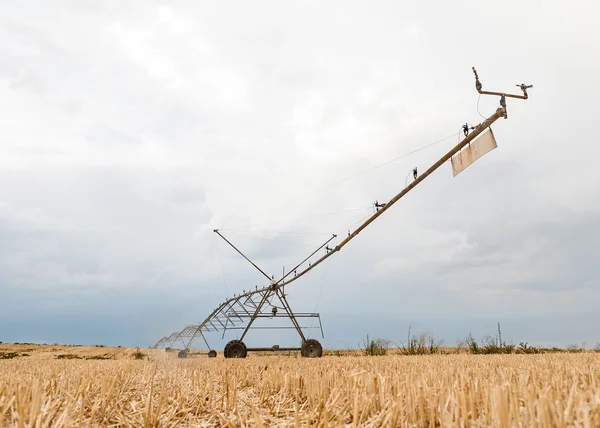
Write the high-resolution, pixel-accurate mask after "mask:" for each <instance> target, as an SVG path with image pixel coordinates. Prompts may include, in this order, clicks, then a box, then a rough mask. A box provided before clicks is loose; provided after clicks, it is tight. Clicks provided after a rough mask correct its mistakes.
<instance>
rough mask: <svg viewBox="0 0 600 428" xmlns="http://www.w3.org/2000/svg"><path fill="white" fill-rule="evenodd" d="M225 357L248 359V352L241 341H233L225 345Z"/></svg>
mask: <svg viewBox="0 0 600 428" xmlns="http://www.w3.org/2000/svg"><path fill="white" fill-rule="evenodd" d="M223 355H224V356H225V358H246V356H247V355H248V350H247V349H246V345H244V342H242V341H241V340H232V341H231V342H229V343H227V345H225V349H224V350H223Z"/></svg>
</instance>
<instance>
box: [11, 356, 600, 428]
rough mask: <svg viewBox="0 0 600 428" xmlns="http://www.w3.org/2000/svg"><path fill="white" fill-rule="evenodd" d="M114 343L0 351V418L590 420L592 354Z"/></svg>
mask: <svg viewBox="0 0 600 428" xmlns="http://www.w3.org/2000/svg"><path fill="white" fill-rule="evenodd" d="M115 349H116V348H112V349H111V348H102V349H94V348H90V349H88V351H89V352H92V353H93V352H98V354H95V355H104V356H110V355H113V354H114V355H115V359H109V360H100V359H88V360H86V359H84V358H72V359H69V358H66V357H62V358H58V355H66V353H65V352H63V353H61V354H56V352H59V351H55V353H54V354H47V355H45V356H40V355H42V354H43V352H42V351H40V352H38V354H39V355H37V356H36V355H35V353H34V354H30V355H28V356H21V355H22V354H26V353H25V352H22V351H19V350H13V351H14V352H16V353H17V354H19V353H20V354H19V355H18V356H14V355H13V356H14V358H10V359H4V360H0V425H1V426H19V427H38V426H60V427H62V426H135V427H142V426H144V427H163V426H164V427H170V426H307V425H315V426H343V425H349V426H414V427H425V426H457V427H472V426H477V427H479V426H493V427H513V426H545V427H553V426H581V427H598V426H600V354H597V353H596V354H595V353H581V354H552V355H498V356H496V355H481V356H473V355H462V354H459V355H434V356H418V357H410V356H384V357H354V356H347V357H333V356H331V357H324V358H321V359H302V358H294V357H292V358H289V357H262V356H261V357H251V358H248V359H246V360H225V359H223V357H222V356H219V357H218V358H216V359H208V358H191V359H187V360H178V359H176V358H173V357H172V354H170V353H166V352H165V351H158V350H156V351H154V350H142V352H144V353H146V354H147V358H145V359H143V360H136V359H134V357H133V354H132V352H134V351H135V350H131V349H128V350H124V349H118V350H115ZM76 350H77V348H73V349H71V348H69V349H68V351H76ZM38 351H39V349H38ZM3 352H7V351H6V350H5V351H3ZM30 352H33V351H30ZM101 352H104V354H101Z"/></svg>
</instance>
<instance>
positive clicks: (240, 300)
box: [154, 284, 323, 350]
mask: <svg viewBox="0 0 600 428" xmlns="http://www.w3.org/2000/svg"><path fill="white" fill-rule="evenodd" d="M281 318H283V319H289V320H291V322H292V325H291V326H280V325H276V326H254V328H255V329H286V328H287V329H296V330H297V331H298V332H299V333H300V336H301V337H302V338H303V339H305V337H304V334H303V333H302V330H304V329H306V328H308V327H306V326H302V325H300V321H299V320H300V319H303V318H313V319H314V318H316V319H318V321H319V328H320V330H321V334H323V326H322V324H321V317H320V315H319V314H318V313H315V312H292V310H291V308H290V305H289V303H288V301H287V298H286V294H285V289H284V287H283V286H277V285H275V284H273V285H270V286H268V287H264V288H261V289H256V290H254V291H251V292H247V293H244V294H241V295H239V296H234V297H232V298H230V299H228V300H226V301H225V302H223V303H221V304H220V305H219V306H218V307H217V308H216V309H215V310H214V311H213V312H212V313H211V314H210V315H209V316H208V317H207V318H206V319H205V320H204V321H203V322H202V323H200V324H198V325H189V326H187V327H185V328H184V329H183V330H181V331H180V332H175V333H173V334H171V335H170V336H169V337H163V338H162V339H160V340H159V341H158V342H157V343H156V344H155V345H154V348H168V347H172V346H173V345H174V344H176V343H179V340H181V341H182V344H183V345H184V348H185V349H190V348H191V345H192V342H194V340H196V339H198V338H202V341H203V342H204V344H205V345H206V346H207V347H208V349H209V350H210V349H211V347H210V345H209V343H208V341H207V339H206V336H205V334H206V333H215V332H221V333H222V337H224V336H225V333H226V332H227V331H228V330H238V331H239V330H243V331H244V332H243V334H242V339H243V337H244V336H245V334H246V333H247V331H248V330H249V329H250V327H251V326H252V324H253V323H254V322H255V321H256V320H257V319H270V320H277V319H281Z"/></svg>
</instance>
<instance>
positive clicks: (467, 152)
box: [452, 128, 498, 177]
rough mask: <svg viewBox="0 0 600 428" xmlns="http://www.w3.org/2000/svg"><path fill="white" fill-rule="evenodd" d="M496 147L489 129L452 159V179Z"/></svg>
mask: <svg viewBox="0 0 600 428" xmlns="http://www.w3.org/2000/svg"><path fill="white" fill-rule="evenodd" d="M496 147H498V145H497V144H496V139H495V138H494V133H493V132H492V128H489V129H488V130H487V131H486V132H484V133H483V134H481V136H480V137H479V138H477V139H476V140H475V141H473V142H471V143H470V144H469V145H468V146H467V148H466V149H463V150H461V152H460V153H459V154H457V155H455V156H454V157H452V173H453V174H454V177H456V176H457V175H458V174H460V173H461V172H462V171H463V170H464V169H465V168H466V167H468V166H469V165H471V164H472V163H473V162H475V161H476V160H477V159H479V158H480V157H482V156H483V155H485V154H486V153H488V152H491V151H492V150H494V149H495V148H496Z"/></svg>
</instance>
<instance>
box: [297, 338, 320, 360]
mask: <svg viewBox="0 0 600 428" xmlns="http://www.w3.org/2000/svg"><path fill="white" fill-rule="evenodd" d="M300 355H302V356H303V357H304V358H321V357H322V356H323V347H322V346H321V344H320V343H319V341H318V340H316V339H308V340H307V341H306V342H304V343H303V344H302V349H300Z"/></svg>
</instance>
